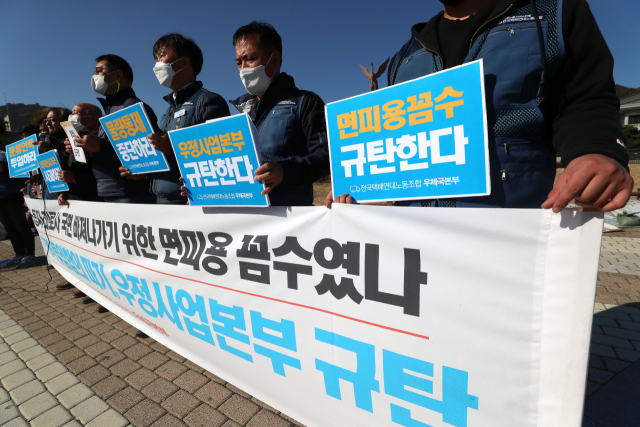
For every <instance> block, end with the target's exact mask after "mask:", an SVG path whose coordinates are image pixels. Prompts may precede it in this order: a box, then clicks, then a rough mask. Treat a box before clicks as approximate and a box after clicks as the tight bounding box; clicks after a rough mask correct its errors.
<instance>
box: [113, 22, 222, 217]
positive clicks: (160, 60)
mask: <svg viewBox="0 0 640 427" xmlns="http://www.w3.org/2000/svg"><path fill="white" fill-rule="evenodd" d="M153 57H154V58H155V59H156V61H157V62H156V66H155V67H153V71H154V73H155V75H156V77H157V78H158V82H159V83H160V84H161V85H162V86H166V87H168V88H170V89H171V90H172V91H173V92H172V93H169V94H168V95H166V96H165V97H164V100H165V101H167V103H168V104H169V108H167V111H166V112H165V113H164V115H163V116H162V118H161V119H160V122H159V124H160V129H161V132H157V133H155V134H152V135H149V137H148V138H149V142H150V143H151V144H152V145H153V147H154V148H155V149H156V150H158V151H160V152H162V153H163V154H164V155H165V156H166V158H167V162H168V163H169V166H170V167H171V169H170V170H169V171H167V172H160V173H155V174H153V175H151V176H150V178H151V191H152V192H153V194H155V195H156V199H157V203H158V204H174V205H186V204H187V199H186V198H184V197H182V196H180V187H181V185H182V184H181V183H180V169H179V167H178V162H177V160H176V157H175V154H174V151H173V149H172V148H171V141H170V140H169V136H168V135H167V132H168V131H170V130H174V129H183V128H186V127H189V126H193V125H198V124H201V123H205V122H206V121H207V120H212V119H217V118H220V117H227V116H228V115H229V107H228V106H227V103H226V102H225V101H224V99H223V98H222V97H221V96H220V95H218V94H216V93H213V92H209V91H208V90H206V89H204V88H203V87H202V82H200V81H197V80H196V76H197V75H198V74H200V70H201V69H202V63H203V58H202V51H201V50H200V48H199V47H198V45H197V44H196V43H195V42H194V41H193V40H191V39H189V38H187V37H184V36H182V35H181V34H176V33H173V34H167V35H164V36H162V37H160V38H159V39H158V40H157V41H156V42H155V44H154V45H153ZM120 171H121V174H122V176H126V177H130V176H131V172H130V171H129V170H128V169H126V168H124V167H121V168H120Z"/></svg>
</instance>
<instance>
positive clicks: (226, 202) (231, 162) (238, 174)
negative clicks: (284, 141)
mask: <svg viewBox="0 0 640 427" xmlns="http://www.w3.org/2000/svg"><path fill="white" fill-rule="evenodd" d="M169 138H170V139H171V145H172V146H173V151H174V152H175V153H176V159H178V166H179V167H180V173H181V175H182V178H183V179H184V182H185V186H186V187H187V189H188V195H189V203H190V204H191V205H194V206H249V207H267V206H269V197H268V196H263V195H261V194H260V193H261V192H262V191H263V190H264V184H262V183H261V182H259V181H254V179H253V177H254V173H253V171H255V170H256V169H257V168H258V167H260V165H261V163H260V161H259V159H260V156H259V151H260V148H259V147H260V145H259V141H258V136H257V132H256V130H255V127H254V126H253V123H252V122H251V119H250V118H249V116H247V115H246V114H239V115H236V116H232V117H225V118H222V119H216V120H211V121H209V122H207V123H204V124H201V125H196V126H191V127H188V128H184V129H178V130H172V131H170V132H169Z"/></svg>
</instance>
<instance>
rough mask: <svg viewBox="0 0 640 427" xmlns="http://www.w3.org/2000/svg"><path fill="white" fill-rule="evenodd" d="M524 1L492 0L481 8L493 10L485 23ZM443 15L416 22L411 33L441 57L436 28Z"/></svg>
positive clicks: (471, 41) (439, 14)
mask: <svg viewBox="0 0 640 427" xmlns="http://www.w3.org/2000/svg"><path fill="white" fill-rule="evenodd" d="M522 1H524V0H491V1H490V2H489V3H488V4H487V5H486V6H485V7H484V8H483V9H481V11H484V9H485V8H489V9H491V12H490V13H489V14H488V15H489V18H488V19H487V20H486V21H484V22H483V24H484V23H486V22H489V21H492V20H494V19H495V18H497V17H498V16H501V15H502V14H503V13H504V12H506V11H507V9H508V8H510V7H512V6H513V5H514V4H515V3H520V2H522ZM479 12H480V11H479ZM443 16H444V11H441V12H440V13H438V14H437V15H436V16H434V17H433V18H431V19H430V20H429V21H428V22H423V23H420V24H416V25H414V26H413V27H411V35H412V36H413V37H414V38H415V39H416V40H418V41H419V42H420V44H422V46H424V47H425V48H426V49H427V50H430V51H433V52H436V53H437V54H438V55H439V56H440V57H442V53H441V52H440V42H439V40H438V31H436V28H437V27H438V23H439V22H440V20H441V19H442V18H443ZM469 42H470V43H469V44H470V45H471V44H473V42H474V40H470V41H469Z"/></svg>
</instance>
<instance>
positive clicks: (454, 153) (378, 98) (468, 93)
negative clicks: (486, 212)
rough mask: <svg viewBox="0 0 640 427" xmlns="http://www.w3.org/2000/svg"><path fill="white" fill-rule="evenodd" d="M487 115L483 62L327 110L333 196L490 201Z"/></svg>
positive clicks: (365, 95) (410, 82)
mask: <svg viewBox="0 0 640 427" xmlns="http://www.w3.org/2000/svg"><path fill="white" fill-rule="evenodd" d="M485 112H486V108H485V98H484V76H483V70H482V61H481V60H480V61H475V62H471V63H469V64H465V65H462V66H460V67H456V68H452V69H450V70H447V71H443V72H440V73H436V74H432V75H429V76H426V77H422V78H419V79H416V80H411V81H408V82H405V83H402V84H398V85H395V86H391V87H388V88H384V89H380V90H377V91H375V92H370V93H367V94H364V95H360V96H356V97H353V98H349V99H345V100H342V101H337V102H333V103H330V104H327V106H326V120H327V129H328V135H329V150H330V156H331V178H332V185H333V194H334V196H338V195H341V194H344V193H349V194H351V195H352V196H353V197H355V198H356V199H357V200H358V201H360V202H374V201H391V200H412V199H428V198H439V197H462V196H482V195H487V194H489V193H490V191H491V184H490V180H489V153H488V141H487V139H488V138H487V119H486V113H485Z"/></svg>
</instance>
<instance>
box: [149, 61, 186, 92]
mask: <svg viewBox="0 0 640 427" xmlns="http://www.w3.org/2000/svg"><path fill="white" fill-rule="evenodd" d="M180 59H182V58H180ZM180 59H176V60H175V61H173V62H172V63H171V64H165V63H164V62H156V66H155V67H153V72H154V73H156V77H157V78H158V81H159V82H160V84H161V85H162V86H166V87H171V82H173V76H175V75H176V73H178V72H180V71H182V69H180V70H178V71H173V67H172V65H173V64H175V63H176V62H178V61H180Z"/></svg>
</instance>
